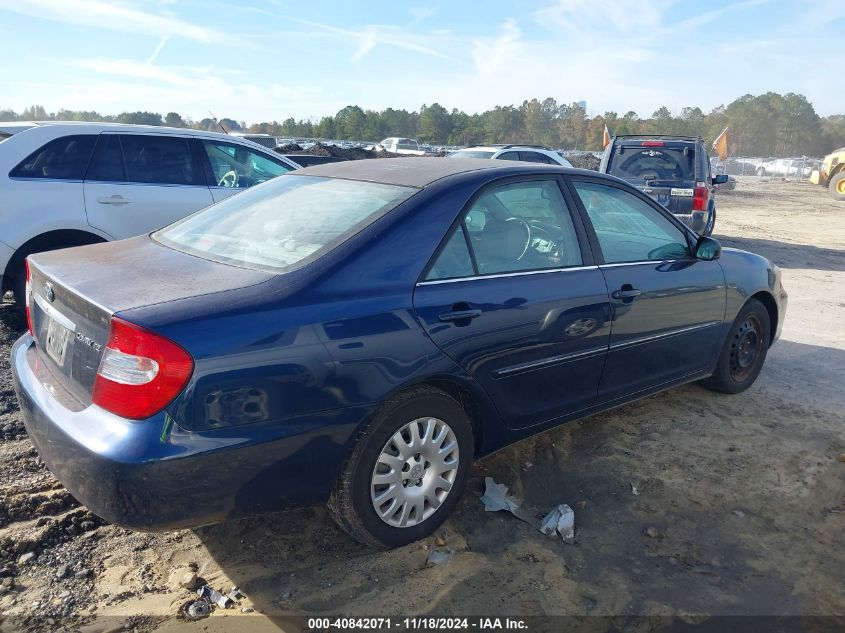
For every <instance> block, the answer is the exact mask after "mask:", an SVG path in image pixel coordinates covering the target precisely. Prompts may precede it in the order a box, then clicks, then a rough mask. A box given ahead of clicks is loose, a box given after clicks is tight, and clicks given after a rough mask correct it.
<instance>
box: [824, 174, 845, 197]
mask: <svg viewBox="0 0 845 633" xmlns="http://www.w3.org/2000/svg"><path fill="white" fill-rule="evenodd" d="M827 186H828V187H829V188H830V193H832V194H833V197H834V199H836V200H845V170H843V171H840V172H839V173H838V174H835V175H834V176H833V178H831V179H830V183H828V185H827Z"/></svg>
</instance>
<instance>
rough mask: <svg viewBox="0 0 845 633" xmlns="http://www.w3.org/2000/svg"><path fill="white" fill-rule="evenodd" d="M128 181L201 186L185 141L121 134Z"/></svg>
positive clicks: (200, 180)
mask: <svg viewBox="0 0 845 633" xmlns="http://www.w3.org/2000/svg"><path fill="white" fill-rule="evenodd" d="M120 144H121V145H122V147H123V162H124V166H125V169H126V181H127V182H139V183H149V184H161V185H201V184H205V183H204V182H202V178H201V177H200V175H199V172H198V170H197V168H196V165H195V164H194V160H193V157H192V156H191V147H190V143H189V141H188V139H186V138H181V137H178V136H155V135H151V134H150V135H147V134H137V135H136V134H121V135H120Z"/></svg>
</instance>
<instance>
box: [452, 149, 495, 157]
mask: <svg viewBox="0 0 845 633" xmlns="http://www.w3.org/2000/svg"><path fill="white" fill-rule="evenodd" d="M494 153H495V152H485V151H482V150H466V149H460V150H458V151H457V152H452V153H451V154H449V155H447V156H446V158H492V156H493V154H494ZM499 158H501V156H500V157H499Z"/></svg>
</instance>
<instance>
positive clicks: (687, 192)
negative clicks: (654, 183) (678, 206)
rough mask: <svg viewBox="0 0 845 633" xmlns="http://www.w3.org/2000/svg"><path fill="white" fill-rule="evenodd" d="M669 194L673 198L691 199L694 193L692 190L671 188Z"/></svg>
mask: <svg viewBox="0 0 845 633" xmlns="http://www.w3.org/2000/svg"><path fill="white" fill-rule="evenodd" d="M671 194H672V195H673V196H684V197H692V196H693V194H695V192H694V191H693V190H692V189H680V188H675V187H672V190H671Z"/></svg>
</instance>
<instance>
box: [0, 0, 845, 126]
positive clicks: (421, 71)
mask: <svg viewBox="0 0 845 633" xmlns="http://www.w3.org/2000/svg"><path fill="white" fill-rule="evenodd" d="M0 24H2V32H3V37H2V40H0V54H2V59H4V60H5V62H4V64H3V81H2V84H0V109H4V108H11V109H13V110H16V111H18V112H20V111H22V110H23V109H24V108H25V107H27V106H30V105H34V104H38V105H43V106H44V107H45V108H46V109H47V111H48V112H55V111H56V110H58V109H59V108H68V109H71V110H96V111H98V112H100V113H102V114H117V113H119V112H123V111H136V110H150V111H153V112H159V113H161V114H162V115H163V114H165V113H167V112H170V111H175V112H178V113H180V114H181V115H182V116H183V117H186V118H191V119H194V120H199V119H202V118H204V117H207V116H208V113H209V112H213V113H214V114H215V115H216V116H217V117H219V118H223V117H229V118H232V119H235V120H238V121H246V122H247V123H254V122H260V121H274V120H275V121H280V122H281V121H282V120H284V119H287V118H288V117H293V118H295V119H303V118H311V119H313V120H315V121H316V120H318V119H319V118H320V117H322V116H326V115H331V114H334V113H336V112H337V111H338V110H340V109H341V108H343V107H344V106H346V105H359V106H361V107H363V108H364V109H375V110H383V109H385V108H387V107H393V108H406V109H409V110H417V109H419V108H420V106H422V105H423V104H427V105H430V104H432V103H434V102H437V103H440V104H441V105H442V106H444V107H446V108H447V109H449V110H451V109H452V108H458V109H460V110H464V111H466V112H470V113H472V112H482V111H484V110H487V109H490V108H492V107H494V106H496V105H519V104H521V103H522V102H523V101H524V100H526V99H531V98H534V97H537V98H539V99H543V98H545V97H553V98H554V99H556V100H557V101H558V102H559V103H571V102H573V101H581V100H584V101H586V103H587V110H588V113H589V114H590V115H595V114H601V113H604V112H605V111H616V112H618V113H619V114H620V115H621V114H624V113H625V112H627V111H629V110H634V111H635V112H637V113H639V114H640V116H649V115H651V113H652V112H653V111H655V110H656V109H658V108H659V107H660V106H664V105H665V106H667V107H668V108H669V109H670V110H672V111H673V112H674V113H679V112H680V110H681V109H682V108H683V107H685V106H699V107H701V108H702V109H703V110H704V111H705V112H708V111H710V110H711V109H712V108H714V107H717V106H719V105H727V104H728V103H730V102H731V101H733V100H734V99H735V98H737V97H739V96H741V95H743V94H748V93H750V94H755V95H756V94H761V93H764V92H768V91H774V92H780V93H783V94H785V93H788V92H797V93H801V94H804V95H806V96H807V98H808V99H809V100H810V101H811V102H812V103H813V105H814V106H815V108H816V111H817V112H818V113H819V114H820V115H822V116H826V115H830V114H843V113H845V82H843V81H842V80H841V77H836V76H834V72H833V69H834V68H837V69H839V68H840V67H841V63H840V62H841V60H839V59H836V60H831V59H830V52H831V51H841V44H842V34H843V33H845V3H843V2H842V1H841V0H835V1H834V0H814V2H813V3H803V2H795V1H794V0H738V1H724V0H710V1H707V2H700V1H692V0H633V1H631V0H616V1H613V0H530V1H529V0H484V1H479V0H476V1H472V2H470V1H463V2H461V1H460V0H457V1H456V0H451V1H429V2H425V1H424V0H421V1H419V2H401V1H399V0H374V1H370V2H348V1H345V2H337V1H334V0H321V1H319V2H301V0H300V1H297V2H292V1H287V0H253V1H250V0H247V2H243V3H240V2H215V1H213V0H212V1H208V2H200V1H194V0H185V1H182V0H147V1H144V2H132V1H125V0H23V1H22V0H0ZM836 72H837V73H838V70H837V71H836Z"/></svg>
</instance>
